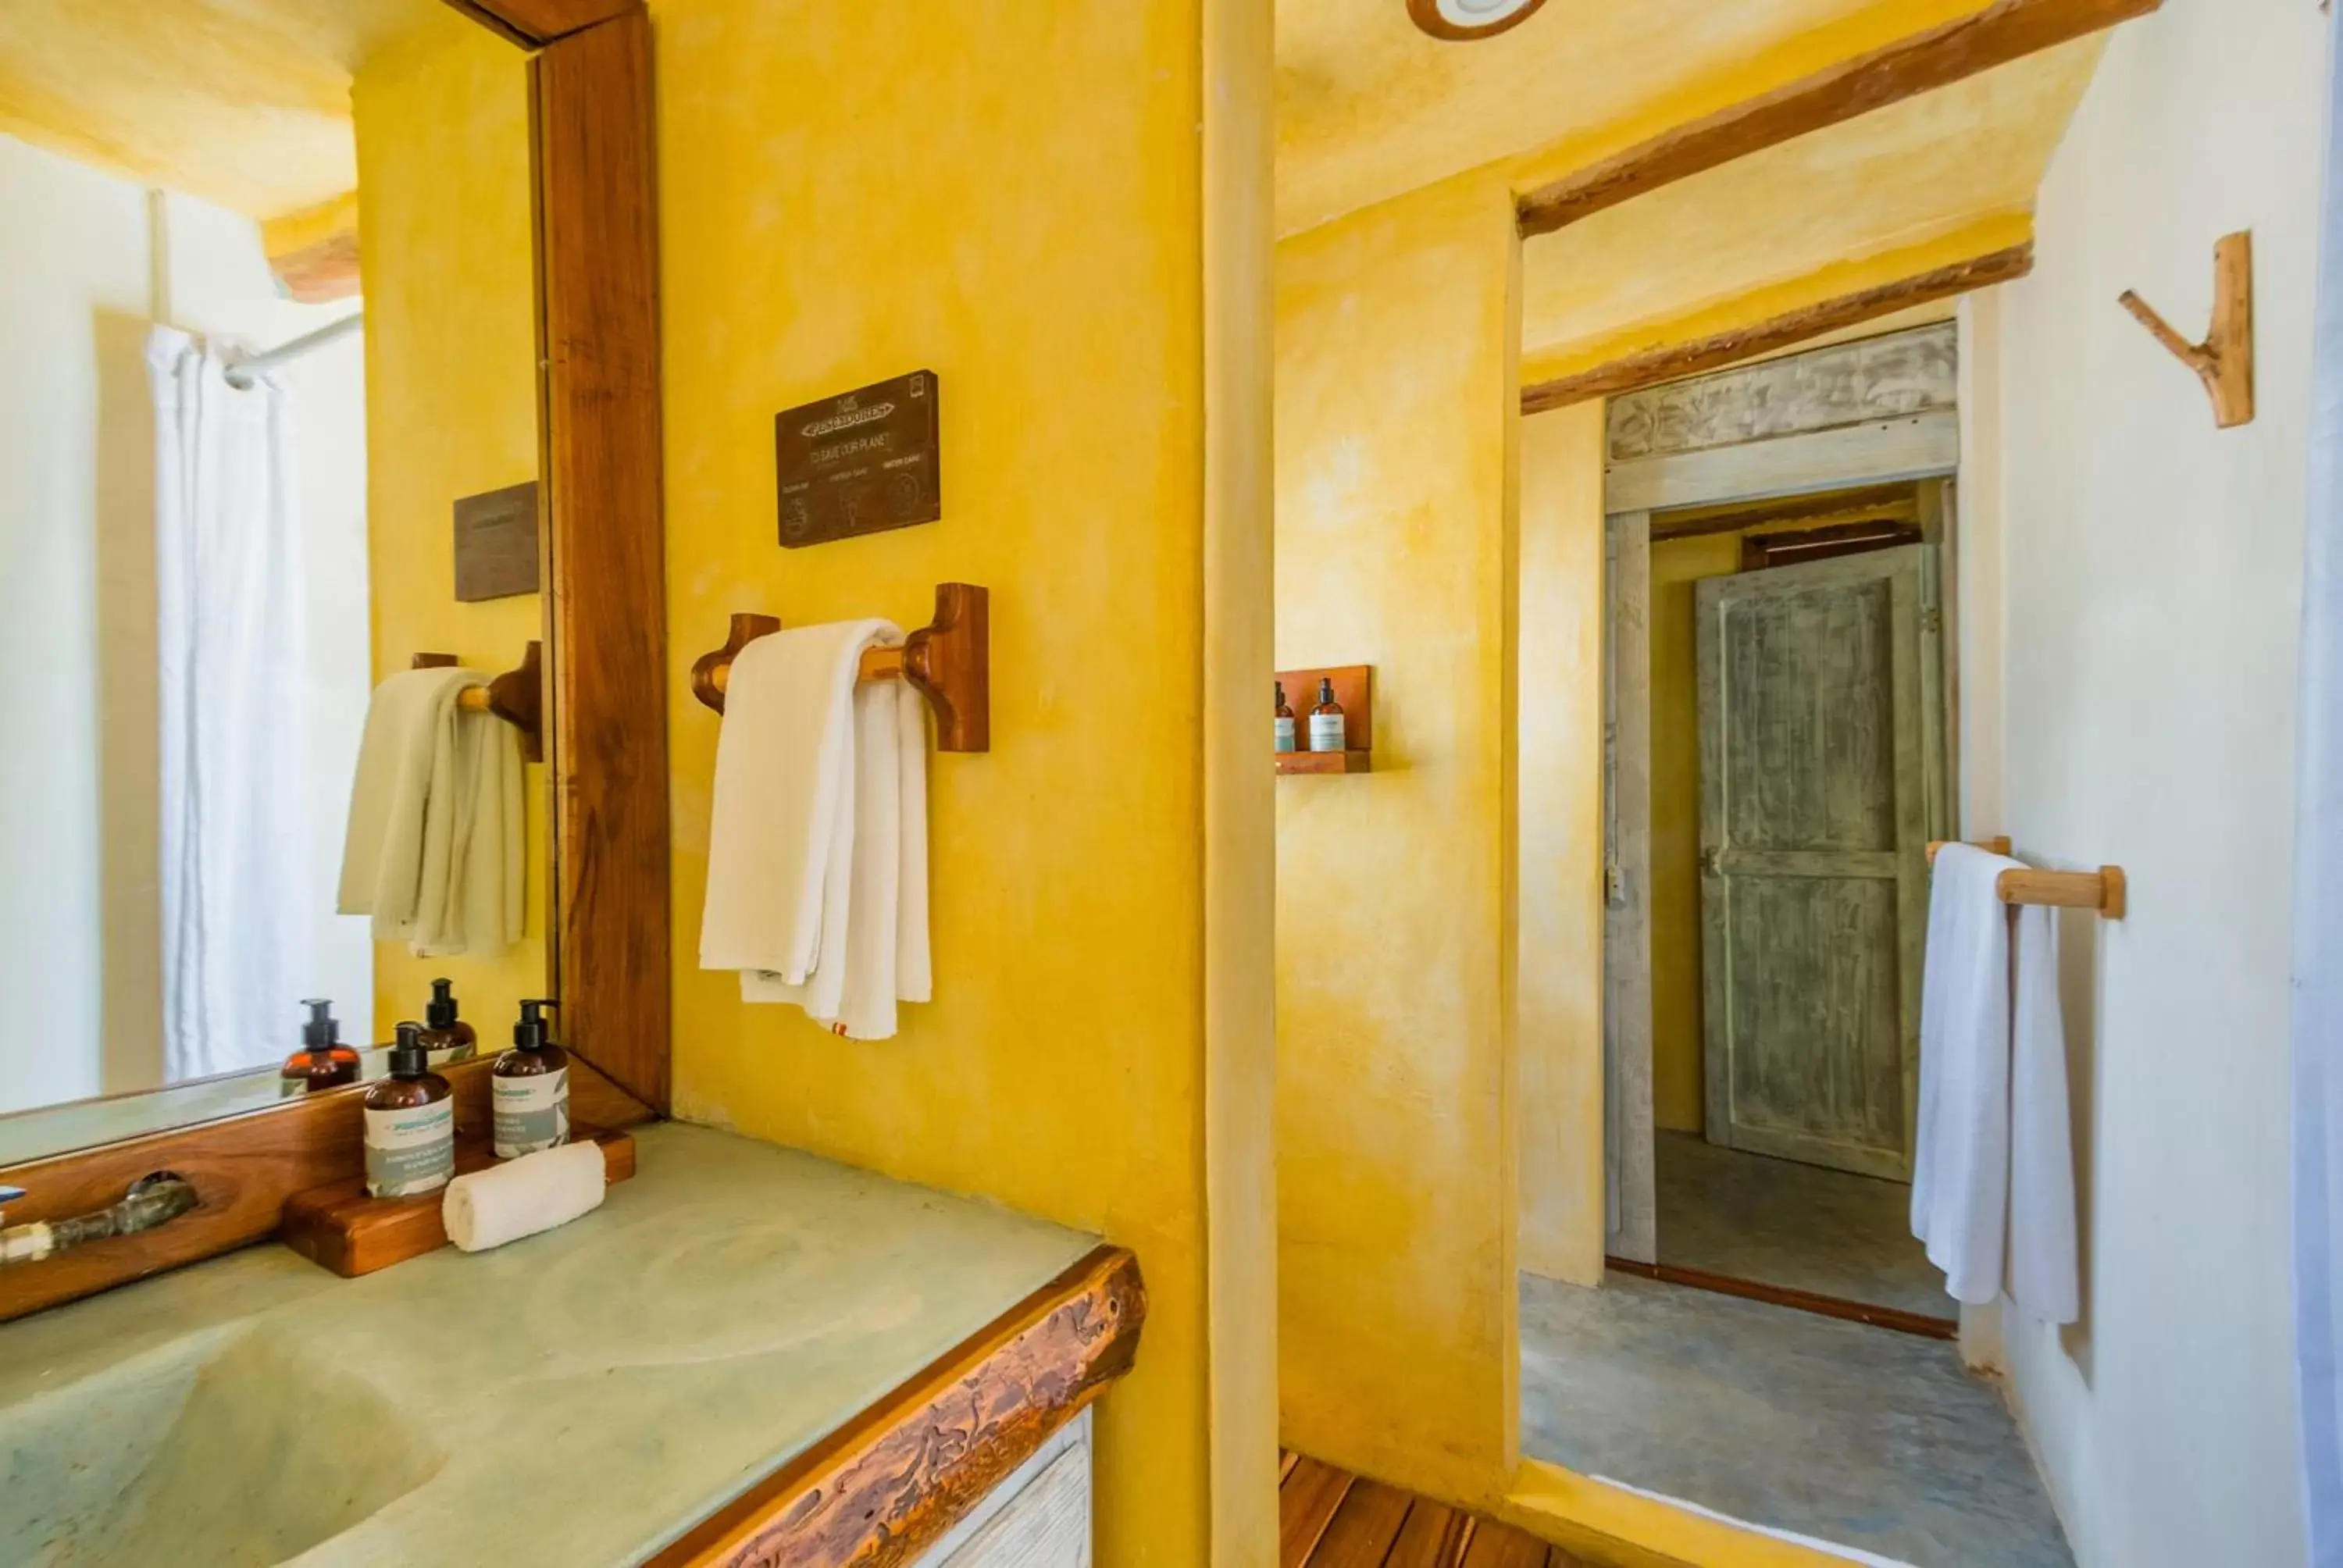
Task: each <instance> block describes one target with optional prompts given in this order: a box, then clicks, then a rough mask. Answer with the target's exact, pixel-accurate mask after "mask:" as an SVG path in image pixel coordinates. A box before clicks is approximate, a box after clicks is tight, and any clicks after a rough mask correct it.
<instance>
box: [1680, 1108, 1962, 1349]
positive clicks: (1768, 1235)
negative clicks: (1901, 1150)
mask: <svg viewBox="0 0 2343 1568" xmlns="http://www.w3.org/2000/svg"><path fill="white" fill-rule="evenodd" d="M1654 1168H1655V1169H1654V1174H1655V1176H1656V1178H1657V1183H1656V1184H1657V1188H1658V1191H1657V1200H1658V1219H1659V1242H1660V1245H1659V1252H1660V1261H1661V1262H1663V1263H1673V1264H1674V1265H1676V1266H1677V1267H1679V1268H1686V1269H1704V1270H1706V1271H1709V1272H1710V1273H1713V1274H1729V1275H1731V1276H1732V1277H1733V1278H1735V1279H1736V1280H1755V1281H1757V1282H1760V1283H1763V1284H1768V1285H1786V1286H1788V1287H1789V1288H1790V1289H1792V1290H1795V1291H1811V1292H1815V1294H1817V1295H1824V1296H1837V1297H1840V1298H1841V1299H1843V1300H1845V1301H1850V1302H1867V1303H1869V1304H1870V1305H1873V1306H1879V1307H1896V1308H1900V1309H1902V1310H1903V1311H1905V1312H1918V1313H1920V1314H1921V1315H1923V1316H1925V1317H1932V1318H1952V1317H1957V1316H1958V1315H1959V1312H1960V1308H1959V1306H1958V1304H1957V1303H1956V1302H1954V1300H1953V1299H1952V1298H1951V1297H1950V1296H1948V1295H1946V1294H1945V1276H1944V1275H1943V1274H1942V1273H1940V1272H1938V1271H1937V1270H1936V1265H1935V1264H1933V1263H1931V1262H1929V1261H1928V1257H1927V1253H1926V1251H1924V1250H1923V1249H1922V1248H1921V1246H1920V1243H1919V1242H1918V1241H1915V1240H1913V1237H1912V1228H1911V1219H1910V1216H1911V1206H1912V1189H1911V1188H1909V1187H1907V1186H1906V1185H1905V1184H1904V1183H1903V1182H1901V1181H1880V1180H1879V1179H1877V1178H1876V1177H1872V1176H1857V1175H1855V1174H1854V1173H1853V1172H1851V1171H1825V1170H1824V1169H1822V1168H1821V1167H1820V1166H1817V1165H1801V1164H1798V1163H1797V1162H1796V1161H1790V1160H1774V1159H1769V1158H1767V1157H1766V1156H1765V1155H1763V1154H1748V1153H1744V1152H1743V1151H1740V1150H1737V1149H1721V1148H1718V1147H1717V1146H1716V1145H1715V1144H1713V1143H1710V1142H1708V1141H1705V1140H1704V1139H1703V1138H1701V1137H1700V1136H1699V1134H1697V1133H1692V1132H1662V1133H1660V1134H1658V1135H1657V1140H1656V1145H1655V1148H1654Z"/></svg>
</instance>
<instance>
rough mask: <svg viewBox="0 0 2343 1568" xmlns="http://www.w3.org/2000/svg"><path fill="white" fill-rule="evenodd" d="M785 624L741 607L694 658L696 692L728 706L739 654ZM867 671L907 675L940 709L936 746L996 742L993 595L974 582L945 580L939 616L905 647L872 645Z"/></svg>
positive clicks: (866, 676)
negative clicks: (720, 639)
mask: <svg viewBox="0 0 2343 1568" xmlns="http://www.w3.org/2000/svg"><path fill="white" fill-rule="evenodd" d="M780 629H781V623H780V620H779V618H777V617H774V616H769V615H748V614H736V615H734V616H733V618H732V629H731V634H730V635H729V637H727V638H725V641H724V646H723V647H722V648H718V649H716V650H715V651H714V652H713V653H704V654H701V655H700V656H699V658H697V659H694V660H693V661H692V665H691V694H692V695H693V696H694V697H697V698H698V699H699V700H700V701H701V702H703V703H706V704H707V705H708V706H709V707H710V708H712V709H715V710H716V711H717V712H719V713H721V712H723V711H724V692H725V689H726V688H727V687H729V685H730V684H731V681H732V661H733V660H734V659H735V658H739V653H740V650H741V649H742V648H746V647H748V646H749V644H750V643H752V642H754V641H756V640H757V639H758V638H760V637H769V636H771V635H772V634H773V633H774V632H777V631H779V630H780ZM860 678H861V679H862V680H865V681H870V680H896V679H901V680H904V681H908V682H909V683H910V686H911V688H912V689H914V690H915V691H917V692H919V693H920V696H922V697H924V698H926V699H928V705H929V706H930V708H932V709H935V714H936V749H937V750H939V751H990V750H991V749H992V627H991V595H990V593H989V592H988V591H987V590H985V589H983V588H978V587H977V586H976V585H975V584H973V583H938V584H937V585H936V616H935V619H934V620H932V621H930V622H929V623H928V624H927V625H926V626H923V627H921V628H919V629H918V630H917V631H914V632H912V633H911V634H910V636H908V637H906V638H904V639H903V642H902V646H900V648H866V649H864V650H863V654H862V666H861V670H860Z"/></svg>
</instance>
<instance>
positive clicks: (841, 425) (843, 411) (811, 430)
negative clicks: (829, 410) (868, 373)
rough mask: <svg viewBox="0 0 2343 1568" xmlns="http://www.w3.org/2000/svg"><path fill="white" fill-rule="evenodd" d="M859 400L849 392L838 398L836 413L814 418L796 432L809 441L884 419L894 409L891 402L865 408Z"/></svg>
mask: <svg viewBox="0 0 2343 1568" xmlns="http://www.w3.org/2000/svg"><path fill="white" fill-rule="evenodd" d="M861 401H862V400H861V399H860V397H855V396H854V395H853V394H852V393H849V394H848V395H847V396H845V397H840V399H839V400H838V412H837V413H835V414H832V415H831V416H830V417H829V418H827V419H816V420H815V421H813V422H812V423H811V424H809V425H801V426H799V427H798V434H799V435H800V436H803V437H805V438H806V439H808V440H809V441H810V440H816V439H819V438H820V437H823V436H832V435H836V434H837V433H838V432H839V431H840V430H851V429H853V428H854V427H856V426H857V425H868V424H870V422H871V421H872V420H874V419H884V418H885V417H887V416H888V415H890V414H892V413H893V412H894V411H895V405H893V404H892V403H874V404H872V405H871V406H870V407H868V408H865V407H860V403H861Z"/></svg>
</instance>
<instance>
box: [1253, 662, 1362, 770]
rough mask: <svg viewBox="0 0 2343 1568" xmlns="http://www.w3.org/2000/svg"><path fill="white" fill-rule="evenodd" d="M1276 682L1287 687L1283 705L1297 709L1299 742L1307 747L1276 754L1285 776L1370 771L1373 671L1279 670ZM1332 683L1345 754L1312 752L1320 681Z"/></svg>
mask: <svg viewBox="0 0 2343 1568" xmlns="http://www.w3.org/2000/svg"><path fill="white" fill-rule="evenodd" d="M1277 680H1278V684H1279V685H1281V686H1282V687H1284V688H1285V705H1286V706H1287V707H1288V708H1291V709H1293V715H1294V719H1293V729H1294V735H1295V744H1296V745H1298V746H1300V747H1302V749H1301V750H1295V751H1272V753H1271V755H1272V756H1273V757H1275V758H1276V759H1277V771H1278V773H1279V774H1280V775H1281V776H1283V775H1286V774H1294V773H1372V772H1373V771H1374V753H1375V667H1374V666H1373V665H1372V664H1338V665H1331V666H1328V667H1327V668H1323V669H1281V670H1279V671H1278V672H1277ZM1321 680H1328V681H1332V683H1333V686H1334V700H1335V701H1336V702H1338V703H1340V704H1342V719H1343V732H1344V733H1343V739H1346V740H1348V741H1349V742H1350V746H1349V749H1347V750H1342V751H1312V750H1309V749H1307V748H1308V747H1309V744H1310V710H1311V709H1313V708H1315V707H1317V706H1318V683H1319V682H1320V681H1321Z"/></svg>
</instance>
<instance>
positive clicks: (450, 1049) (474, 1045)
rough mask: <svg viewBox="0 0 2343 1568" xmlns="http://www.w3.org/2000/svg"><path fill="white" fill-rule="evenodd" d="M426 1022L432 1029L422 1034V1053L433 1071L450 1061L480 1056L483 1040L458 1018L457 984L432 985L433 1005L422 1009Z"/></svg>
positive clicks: (447, 982)
mask: <svg viewBox="0 0 2343 1568" xmlns="http://www.w3.org/2000/svg"><path fill="white" fill-rule="evenodd" d="M423 1021H424V1022H425V1023H426V1024H427V1025H428V1026H429V1027H427V1028H426V1029H425V1030H424V1031H423V1051H424V1054H425V1055H427V1056H428V1057H429V1058H430V1059H431V1068H432V1070H433V1071H435V1072H436V1071H437V1070H439V1069H440V1068H443V1067H446V1066H447V1064H448V1063H450V1062H456V1061H469V1060H472V1058H473V1057H474V1056H475V1055H477V1054H478V1051H479V1039H480V1037H479V1036H478V1034H476V1033H474V1032H473V1030H472V1026H471V1025H470V1024H468V1023H466V1022H465V1021H464V1020H462V1019H461V1018H459V1017H458V1016H457V1013H456V988H455V982H454V981H452V980H433V981H432V982H431V1005H430V1006H428V1007H427V1008H425V1009H424V1010H423Z"/></svg>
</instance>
